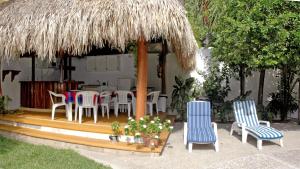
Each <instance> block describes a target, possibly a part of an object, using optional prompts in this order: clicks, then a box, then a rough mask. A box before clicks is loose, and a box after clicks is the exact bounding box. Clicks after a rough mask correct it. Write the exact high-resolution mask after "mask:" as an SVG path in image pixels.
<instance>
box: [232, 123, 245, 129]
mask: <svg viewBox="0 0 300 169" xmlns="http://www.w3.org/2000/svg"><path fill="white" fill-rule="evenodd" d="M233 125H235V127H237V128H239V127H241V128H242V131H245V130H246V124H245V123H240V122H234V123H233Z"/></svg>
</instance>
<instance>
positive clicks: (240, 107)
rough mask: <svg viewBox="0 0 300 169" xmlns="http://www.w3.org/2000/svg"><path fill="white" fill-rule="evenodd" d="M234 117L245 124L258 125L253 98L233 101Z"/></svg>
mask: <svg viewBox="0 0 300 169" xmlns="http://www.w3.org/2000/svg"><path fill="white" fill-rule="evenodd" d="M233 109H234V115H235V119H236V121H237V122H239V123H245V124H246V126H258V125H259V123H258V119H257V114H256V107H255V102H254V101H253V100H246V101H235V102H234V103H233Z"/></svg>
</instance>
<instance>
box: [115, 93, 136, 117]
mask: <svg viewBox="0 0 300 169" xmlns="http://www.w3.org/2000/svg"><path fill="white" fill-rule="evenodd" d="M115 94H116V99H115V103H114V109H115V116H116V117H118V112H119V108H121V110H125V109H126V106H127V111H128V117H130V112H131V102H130V101H129V100H128V95H130V96H131V99H133V98H134V95H133V93H132V92H131V91H125V90H118V91H115ZM119 106H120V107H119Z"/></svg>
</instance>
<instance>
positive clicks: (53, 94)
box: [48, 90, 66, 104]
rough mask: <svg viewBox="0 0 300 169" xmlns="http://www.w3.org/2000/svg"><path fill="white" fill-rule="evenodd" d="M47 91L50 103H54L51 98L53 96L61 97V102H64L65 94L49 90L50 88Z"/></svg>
mask: <svg viewBox="0 0 300 169" xmlns="http://www.w3.org/2000/svg"><path fill="white" fill-rule="evenodd" d="M48 92H49V95H50V99H51V102H52V104H55V103H54V100H53V97H60V98H61V103H66V96H65V95H63V94H58V93H54V92H52V91H50V90H48Z"/></svg>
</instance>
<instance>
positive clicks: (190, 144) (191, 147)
mask: <svg viewBox="0 0 300 169" xmlns="http://www.w3.org/2000/svg"><path fill="white" fill-rule="evenodd" d="M192 150H193V143H189V153H191V152H192Z"/></svg>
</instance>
